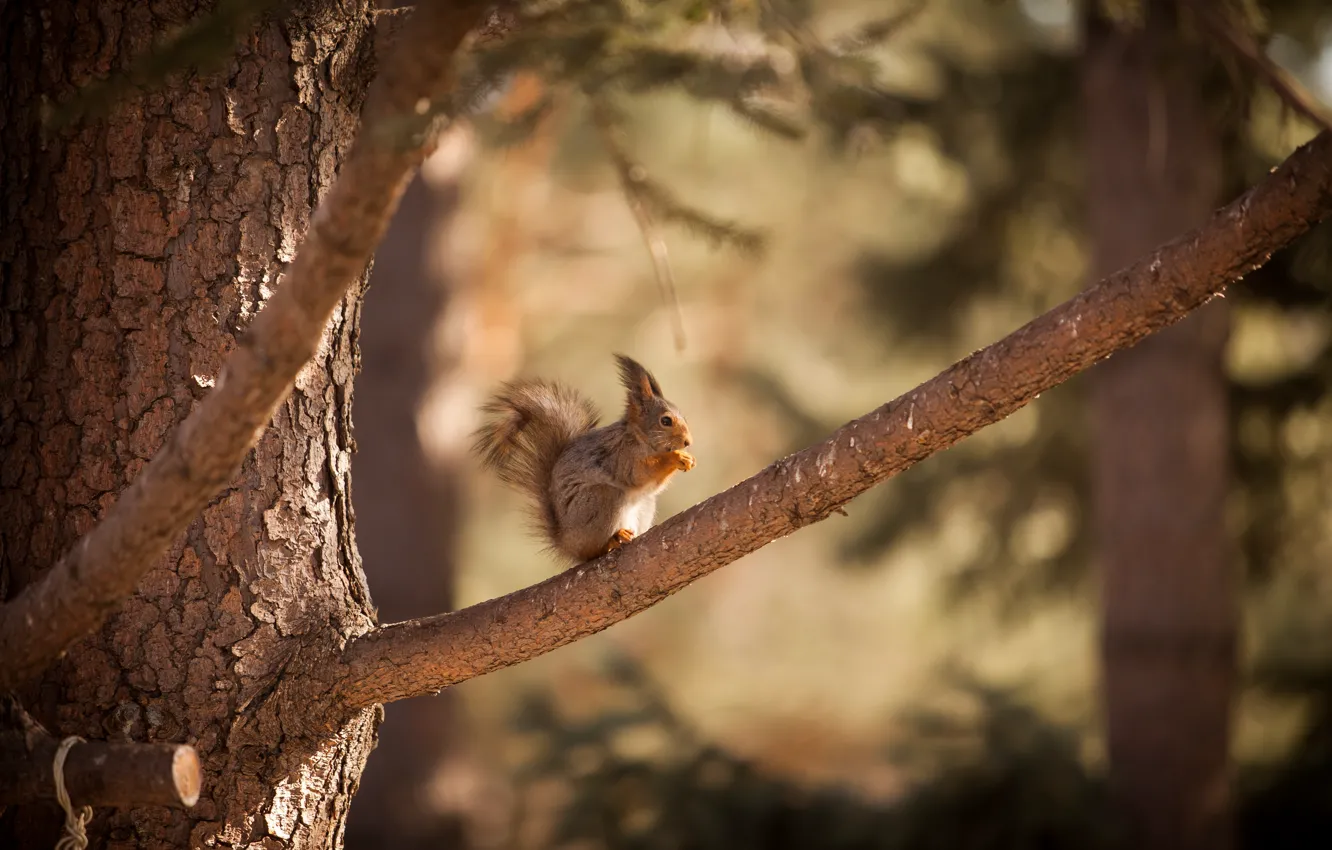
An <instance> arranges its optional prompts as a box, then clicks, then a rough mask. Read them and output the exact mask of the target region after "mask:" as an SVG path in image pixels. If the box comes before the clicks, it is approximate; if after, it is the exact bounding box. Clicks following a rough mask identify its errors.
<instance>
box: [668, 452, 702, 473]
mask: <svg viewBox="0 0 1332 850" xmlns="http://www.w3.org/2000/svg"><path fill="white" fill-rule="evenodd" d="M671 459H672V460H674V461H675V465H676V466H678V467H680V469H682V470H684V471H685V472H688V471H689V470H691V469H693V468H694V466H695V465H696V462H695V460H694V456H693V455H691V454H690V453H689V452H687V451H685V450H684V449H676V450H675V451H673V452H671Z"/></svg>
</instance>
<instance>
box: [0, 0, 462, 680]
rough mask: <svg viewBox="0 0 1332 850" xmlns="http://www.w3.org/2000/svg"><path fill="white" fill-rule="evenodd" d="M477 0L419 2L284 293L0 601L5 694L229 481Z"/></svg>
mask: <svg viewBox="0 0 1332 850" xmlns="http://www.w3.org/2000/svg"><path fill="white" fill-rule="evenodd" d="M485 8H486V3H484V2H480V0H435V2H429V3H422V4H421V5H420V6H419V7H418V10H417V12H416V13H415V17H416V18H417V20H416V22H415V23H414V25H413V26H412V27H410V28H408V31H407V33H406V34H405V35H404V37H403V39H402V42H403V43H402V44H401V46H400V49H397V50H395V52H394V54H393V56H392V57H391V59H390V61H389V62H386V63H385V68H384V71H383V73H381V74H380V75H379V77H378V78H377V79H376V80H375V82H374V84H373V85H372V87H371V90H370V94H369V97H368V99H367V103H366V108H365V112H364V115H363V116H362V121H363V126H362V130H361V133H360V135H359V137H358V138H357V142H356V146H355V148H354V149H353V150H352V152H351V154H350V156H349V157H348V159H347V161H346V163H345V164H344V165H343V167H342V170H341V172H340V174H339V176H338V180H337V182H336V183H335V184H334V186H333V188H332V189H331V190H330V191H329V193H328V195H327V196H326V197H325V198H324V200H323V202H322V203H321V204H320V205H319V208H318V209H317V210H316V212H315V214H314V216H313V218H312V220H311V222H310V228H309V231H308V232H307V234H306V237H305V242H304V244H303V245H302V246H301V248H300V252H299V253H298V254H297V256H296V259H295V261H294V262H293V263H292V265H291V267H290V268H289V269H288V270H287V272H286V274H285V275H284V278H283V280H282V282H281V283H280V285H279V286H278V288H277V293H276V294H275V295H274V296H273V298H272V299H271V300H270V301H269V302H268V304H267V305H266V306H265V307H264V309H263V310H262V311H261V312H260V313H259V316H258V317H257V318H256V319H255V321H254V324H253V325H252V326H251V327H250V329H249V332H248V333H247V334H246V335H245V336H244V337H243V338H242V340H241V342H240V345H239V346H238V347H237V348H236V350H235V351H234V352H232V354H231V356H230V357H229V358H228V359H227V362H226V365H225V367H224V368H223V370H222V373H221V375H220V376H219V378H218V380H217V384H216V388H215V389H214V390H213V391H212V392H211V393H210V394H209V395H208V396H207V397H206V398H205V399H204V400H203V401H202V402H201V403H200V404H199V405H198V406H197V407H196V408H195V409H194V411H193V412H192V413H191V414H190V416H189V418H187V419H186V420H185V421H184V422H183V423H181V425H180V427H179V428H177V429H176V431H175V433H174V434H173V435H172V436H171V439H170V441H169V442H168V443H167V444H166V445H165V446H164V447H163V448H162V450H161V451H160V452H158V454H157V456H156V457H155V458H153V460H152V462H151V463H149V464H148V466H147V467H145V468H144V470H143V472H142V474H140V475H139V477H138V478H137V479H135V481H134V483H133V484H131V485H130V486H129V487H128V488H127V489H126V490H125V491H124V493H122V494H121V496H120V499H119V500H118V501H117V502H116V504H115V506H114V507H112V508H111V509H110V511H108V512H107V514H106V515H105V516H104V517H103V518H102V521H101V522H100V523H98V525H97V526H96V527H95V528H93V530H92V531H90V532H89V533H88V534H86V535H85V536H84V537H83V539H81V540H79V541H78V542H77V543H76V544H74V547H73V548H72V549H71V550H70V551H69V552H67V553H66V554H65V555H64V557H63V558H61V560H60V561H59V562H58V563H57V564H56V565H55V566H54V567H53V568H52V569H51V570H49V571H48V572H46V573H45V574H44V575H43V576H42V578H41V579H40V580H38V581H37V582H35V583H33V584H32V585H29V586H28V587H27V588H25V589H24V590H23V592H22V593H20V594H19V596H18V597H17V598H15V599H14V600H13V601H11V602H9V603H8V604H6V605H5V606H3V608H0V691H4V690H9V689H11V688H13V687H14V686H15V685H17V684H19V683H21V682H23V681H24V680H26V679H28V678H30V677H32V676H34V675H36V674H37V673H39V672H40V671H41V670H42V669H43V668H45V667H46V665H48V664H49V663H50V662H51V661H52V660H54V659H55V658H56V657H58V656H59V655H60V653H62V652H64V651H65V649H66V648H68V647H69V645H70V644H72V643H73V642H74V641H75V640H78V639H79V638H80V637H82V636H84V635H86V634H88V633H89V632H91V631H92V630H93V629H95V628H96V627H97V626H98V625H99V624H100V623H101V622H102V619H103V618H104V617H105V616H106V615H107V614H108V613H109V612H110V611H111V610H112V609H113V608H115V607H116V606H117V605H119V604H120V602H121V601H122V600H123V599H125V598H126V597H127V596H129V594H130V593H131V592H132V591H133V590H134V586H135V584H136V583H137V582H138V580H139V578H140V576H142V575H143V574H144V573H145V572H146V571H147V570H148V569H149V567H151V566H152V565H153V563H154V562H155V561H156V560H157V559H158V558H159V557H161V556H162V554H163V553H165V552H166V550H167V548H168V547H169V546H170V544H171V542H172V541H173V540H175V539H176V537H177V536H178V535H179V534H180V533H181V532H183V531H184V530H185V528H186V527H187V526H188V525H189V524H190V522H191V521H193V520H194V518H195V517H196V516H197V515H198V513H199V511H200V510H201V509H202V508H203V507H204V505H205V504H206V503H207V501H208V500H209V499H210V498H212V497H213V496H214V495H215V494H216V493H217V492H218V491H219V490H221V489H222V488H223V487H225V486H226V485H227V484H228V483H230V482H231V480H232V478H233V477H234V476H235V474H236V471H237V469H238V468H239V467H240V463H241V461H242V460H243V459H244V457H245V455H246V453H247V452H249V450H250V448H251V447H252V446H253V445H254V444H255V442H256V441H257V440H258V438H259V435H260V434H261V433H262V431H263V428H264V427H265V426H266V425H267V424H268V421H269V419H270V418H271V417H272V415H273V412H274V410H275V409H276V407H277V406H278V405H279V404H280V403H281V402H282V400H283V399H285V398H286V397H287V394H288V392H289V391H290V389H291V386H292V382H293V380H294V379H295V377H296V373H297V371H298V370H299V369H300V368H301V367H302V366H304V365H305V363H306V361H308V360H309V359H310V358H311V357H312V356H313V355H314V353H315V350H316V348H317V346H318V344H319V340H320V337H321V336H322V335H323V330H324V326H325V324H326V322H327V320H328V317H329V315H330V314H331V313H332V311H333V309H334V307H336V306H337V303H338V301H339V300H340V299H341V298H342V296H343V294H344V293H345V292H346V289H347V287H348V285H350V284H351V282H352V281H353V280H355V279H356V278H357V277H358V276H359V275H360V274H361V272H362V271H363V270H364V269H365V266H366V263H367V262H368V260H369V259H370V254H371V252H372V251H373V250H374V248H375V245H376V244H377V243H378V242H379V238H380V236H381V234H382V233H383V231H384V228H385V226H386V225H387V223H388V220H389V218H390V216H391V215H392V213H393V210H394V209H395V208H396V206H397V202H398V197H399V195H400V194H401V192H402V189H403V187H404V186H405V185H406V182H407V179H408V177H409V176H410V175H411V173H412V172H413V170H414V169H415V168H416V166H417V165H418V164H419V163H420V162H421V160H422V159H423V158H424V155H425V153H426V151H425V148H426V147H428V145H429V140H430V138H431V132H430V131H431V129H432V126H433V125H434V124H435V123H437V121H435V119H434V118H433V117H432V113H433V110H432V108H431V106H432V104H433V103H440V102H443V100H444V99H445V97H446V95H447V86H448V82H449V81H448V76H449V74H448V71H449V68H450V63H451V59H452V56H453V54H454V52H455V50H456V49H457V48H458V45H459V44H460V43H461V42H462V40H463V37H464V36H465V35H466V34H467V32H468V31H469V30H470V29H471V28H472V27H473V26H474V25H475V24H476V23H477V22H478V21H479V20H480V19H481V17H482V12H483V11H484V10H485Z"/></svg>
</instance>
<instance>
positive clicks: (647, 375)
mask: <svg viewBox="0 0 1332 850" xmlns="http://www.w3.org/2000/svg"><path fill="white" fill-rule="evenodd" d="M615 362H616V363H618V364H620V383H622V384H624V388H625V389H626V390H628V392H629V397H630V398H631V399H635V400H638V401H647V400H649V399H652V398H661V395H662V393H661V386H660V385H658V384H657V379H656V378H654V377H652V373H651V372H649V371H648V370H647V369H644V368H643V366H642V365H641V364H639V363H638V362H637V361H635V360H632V359H630V358H628V357H625V356H624V355H623V354H617V355H615Z"/></svg>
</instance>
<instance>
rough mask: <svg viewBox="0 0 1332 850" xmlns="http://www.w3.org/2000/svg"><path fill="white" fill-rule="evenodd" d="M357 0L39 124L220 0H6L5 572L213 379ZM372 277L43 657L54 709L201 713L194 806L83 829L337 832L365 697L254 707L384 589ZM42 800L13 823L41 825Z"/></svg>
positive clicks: (8, 842)
mask: <svg viewBox="0 0 1332 850" xmlns="http://www.w3.org/2000/svg"><path fill="white" fill-rule="evenodd" d="M367 5H368V4H367V3H366V2H365V0H360V2H356V0H353V2H347V3H339V4H325V3H310V4H305V5H300V6H299V8H298V9H297V10H296V11H294V12H292V13H290V14H288V15H286V16H285V17H284V20H283V21H282V22H281V23H277V22H272V21H266V22H264V23H262V24H261V25H260V26H258V27H257V28H256V30H255V31H254V32H253V33H252V34H251V35H250V36H249V37H247V38H245V39H244V40H243V41H242V43H241V44H240V45H239V47H238V49H237V51H236V53H235V56H234V59H233V60H232V61H231V62H230V63H229V66H228V67H226V69H225V70H224V71H223V72H222V73H219V74H217V75H214V76H210V77H207V78H199V77H195V76H192V75H184V77H183V80H182V81H179V82H177V83H174V84H173V85H172V86H170V87H169V88H168V89H166V90H164V91H160V92H156V93H151V94H148V95H145V96H141V97H136V98H134V99H132V100H130V101H128V102H126V103H125V104H123V105H122V106H120V107H118V108H117V109H115V110H114V112H113V113H112V114H111V116H110V117H109V118H107V119H105V120H99V121H96V122H91V123H88V124H86V125H84V126H82V127H80V128H75V129H72V130H68V131H62V132H57V133H54V134H51V135H46V136H44V135H43V133H42V131H41V130H40V129H39V109H40V106H41V98H43V97H49V98H52V99H58V98H60V97H62V96H64V95H65V94H67V93H68V92H69V91H70V90H71V88H72V87H73V86H75V85H78V84H81V83H84V82H87V81H88V80H89V79H90V78H91V77H93V76H94V75H102V74H105V73H107V72H109V71H110V70H112V69H115V68H119V67H123V66H124V63H125V61H126V60H127V59H128V58H129V57H130V56H132V55H137V54H139V53H141V52H142V51H144V50H145V49H147V48H148V47H149V46H150V44H151V42H152V40H153V39H154V38H156V37H158V36H159V35H160V34H161V33H162V32H164V31H166V30H168V29H170V28H172V27H175V26H178V25H180V24H182V23H184V22H186V21H188V20H190V19H191V18H193V17H195V16H197V15H199V14H201V13H202V12H204V11H206V9H207V6H208V4H206V3H199V2H193V1H192V0H182V1H181V2H164V3H153V4H143V3H133V2H124V1H123V0H100V2H92V0H61V2H46V3H8V4H3V5H0V32H3V33H4V36H3V42H0V78H3V79H4V81H5V82H4V87H3V94H0V97H3V100H2V101H0V128H2V129H0V162H2V163H3V168H0V175H2V176H0V180H2V181H3V183H2V184H0V192H2V195H0V196H2V197H3V198H4V199H5V203H4V204H3V205H2V206H0V269H3V281H4V298H3V304H2V305H0V363H2V364H3V366H2V370H0V451H3V461H2V462H0V469H3V473H2V474H0V576H3V580H4V588H5V596H6V598H13V596H14V595H15V594H16V593H17V591H18V590H20V589H21V588H22V587H23V586H24V585H26V584H27V583H28V582H29V581H30V580H32V579H33V578H34V577H35V576H36V574H37V573H38V572H39V571H41V570H43V569H45V568H47V567H48V566H50V565H51V564H53V563H55V562H56V561H57V560H58V559H59V558H60V557H61V555H62V553H63V551H64V550H65V549H66V548H67V547H68V546H70V545H71V544H72V543H74V542H75V541H76V540H77V539H78V538H79V536H80V535H81V534H82V533H83V532H85V531H87V530H88V528H89V527H90V526H91V525H92V524H93V523H94V522H96V521H97V520H98V518H99V517H100V516H101V515H102V514H103V513H104V511H105V510H106V508H107V507H108V505H110V504H111V503H112V502H113V501H114V500H115V498H116V495H117V494H118V493H120V492H121V491H122V490H123V489H124V487H125V486H126V485H127V483H128V482H129V481H130V480H131V479H133V477H134V476H135V475H136V473H138V471H139V470H140V469H141V468H142V467H143V465H144V464H145V462H146V461H147V460H148V459H149V458H151V457H152V456H153V455H154V453H155V452H157V451H158V449H159V448H160V447H161V446H162V445H163V442H164V440H165V439H166V438H167V436H168V435H169V434H170V432H171V430H172V429H173V428H174V427H175V426H176V425H177V424H178V423H179V422H180V421H181V420H182V419H183V417H184V416H185V415H186V414H187V413H188V412H189V410H190V409H191V407H192V406H193V405H194V404H195V403H196V402H197V400H198V399H199V398H200V397H201V396H202V394H203V393H205V392H206V391H207V389H208V388H209V387H210V386H211V384H212V383H213V382H214V378H215V377H216V376H217V375H218V370H219V367H220V365H221V363H222V360H223V358H224V357H225V356H226V354H227V353H228V352H229V351H230V350H232V349H233V348H234V347H235V346H236V344H237V337H238V334H239V332H240V331H241V330H242V329H243V328H245V327H246V326H247V325H248V324H249V322H250V320H251V319H252V318H253V317H254V315H255V314H256V313H257V311H259V310H260V309H261V308H262V307H263V305H264V304H265V301H266V299H267V298H268V297H269V295H270V294H271V292H272V290H273V289H274V288H275V287H276V286H277V285H278V282H277V278H278V275H279V272H280V271H281V270H282V269H283V267H284V264H286V263H288V262H290V261H291V259H292V256H293V252H294V250H295V248H296V246H297V245H298V243H299V242H300V240H301V238H302V236H303V235H304V232H305V229H306V226H307V223H308V221H309V217H310V213H311V210H312V207H313V205H314V204H315V202H316V200H317V199H318V198H319V197H320V196H321V195H322V194H323V193H324V191H325V190H326V189H328V187H329V186H330V184H331V183H332V181H333V178H334V172H335V169H336V168H337V167H338V164H339V162H340V160H341V159H342V157H343V155H344V153H345V152H346V151H347V149H348V147H349V145H350V144H351V142H352V138H353V134H354V131H355V129H356V125H357V113H358V110H359V108H360V102H361V99H362V96H363V93H364V91H365V87H366V81H367V80H366V73H367V72H368V71H369V67H368V65H367V63H366V62H365V61H364V60H365V59H366V58H367V55H366V51H365V47H366V44H367V22H368V18H367V16H366V11H367ZM359 288H360V287H359V285H357V286H354V287H353V289H352V291H351V292H350V294H349V296H348V298H347V299H346V300H345V301H344V302H343V306H342V307H340V308H338V309H337V310H336V311H335V314H334V317H333V320H332V322H331V323H330V324H329V326H328V328H327V330H326V333H325V336H324V339H323V344H322V345H321V346H320V350H319V352H318V353H317V354H316V356H315V358H314V360H313V361H312V362H311V363H310V364H309V365H308V366H307V367H306V368H305V369H304V371H303V372H302V373H301V375H300V377H299V379H298V381H297V386H296V389H295V391H294V392H293V394H292V395H291V397H290V398H289V399H288V400H287V401H286V402H285V403H283V404H282V405H281V407H280V408H279V409H278V410H277V413H276V415H275V417H274V419H273V424H272V427H271V428H270V429H269V430H268V431H267V433H266V434H265V435H264V437H263V438H262V440H261V441H260V443H259V445H258V447H257V449H256V450H255V451H254V452H253V453H251V454H250V455H249V457H248V458H247V460H246V461H245V463H244V467H243V469H242V471H241V473H240V475H239V476H238V477H237V478H236V479H235V480H234V483H233V484H232V485H231V486H230V487H229V488H228V489H226V490H225V491H224V492H223V493H221V494H220V495H218V496H217V497H216V498H215V499H213V500H212V502H211V504H210V505H209V506H208V508H207V509H206V510H205V511H204V513H203V515H202V516H201V517H200V518H199V519H198V520H197V521H195V522H194V523H193V525H191V526H190V529H189V531H188V533H187V534H186V535H185V536H184V537H183V538H182V539H180V540H178V541H177V543H176V544H175V545H174V546H173V547H172V549H171V550H170V552H169V554H168V555H167V556H166V557H165V558H163V559H162V560H161V561H160V562H158V563H157V564H156V566H155V567H154V568H153V569H152V570H151V571H150V572H149V573H148V574H147V575H146V576H145V577H144V579H143V580H142V581H141V582H140V583H139V585H138V592H137V593H136V594H135V595H134V596H133V597H132V598H130V599H129V600H128V601H127V602H125V604H124V605H123V606H122V607H121V608H120V609H119V610H118V611H117V612H116V613H114V614H113V615H112V616H111V617H110V618H109V619H108V620H107V622H106V623H105V625H104V627H103V628H102V629H101V630H100V631H99V632H98V633H97V634H95V635H93V636H92V637H91V638H89V639H86V640H83V641H81V642H79V643H78V644H76V645H75V646H74V647H73V648H72V649H71V650H70V651H69V653H68V654H67V655H66V656H65V657H64V658H63V659H62V660H61V661H60V662H58V663H57V664H56V665H55V666H53V667H51V668H50V669H49V670H48V671H47V672H46V673H45V674H44V675H43V676H42V677H41V679H40V680H39V681H37V682H34V683H32V684H30V685H29V686H27V687H25V688H24V689H23V690H22V692H21V695H22V697H23V699H24V703H25V705H26V706H27V707H28V708H29V710H31V711H32V712H33V714H35V715H36V716H38V718H39V719H40V720H42V721H43V722H44V723H45V724H46V725H47V726H48V727H49V728H50V729H51V730H52V732H53V733H58V734H61V735H67V734H79V735H83V736H84V737H87V738H88V739H90V740H99V739H100V740H106V739H111V740H115V739H133V740H138V741H168V742H174V741H186V742H190V743H193V744H194V745H195V747H196V748H197V749H198V752H199V755H200V757H201V759H202V761H203V765H204V768H205V772H206V777H207V779H206V782H205V784H204V788H203V792H202V795H201V797H200V799H199V802H198V804H197V805H196V806H195V807H194V808H193V809H190V810H187V811H182V810H171V809H167V808H143V809H128V810H99V811H98V812H97V817H96V818H95V819H94V821H93V823H92V825H91V826H90V834H91V835H92V836H93V838H94V846H122V847H127V846H136V847H146V848H151V847H186V846H264V847H331V846H333V845H334V844H335V843H336V842H337V841H338V840H339V838H340V834H341V831H342V829H343V821H344V818H345V815H346V811H347V806H348V804H349V803H350V800H351V795H352V792H353V790H354V788H355V785H356V781H357V777H358V776H359V774H360V770H361V767H362V764H363V762H364V760H365V758H366V754H367V753H368V751H369V748H370V746H371V744H372V741H373V735H374V725H375V714H376V712H374V711H373V710H372V711H366V712H360V713H357V714H355V715H352V716H351V717H350V719H348V720H347V721H346V722H345V723H344V724H342V725H341V727H340V728H339V729H338V732H337V734H336V735H331V736H323V737H320V738H312V737H308V736H303V735H302V734H301V733H300V732H299V731H293V730H290V729H289V728H288V724H287V723H286V722H285V718H284V717H283V716H282V715H281V714H279V713H277V712H276V711H274V710H271V707H270V708H268V709H260V710H258V711H252V712H250V713H247V712H246V707H247V706H255V705H258V702H257V698H259V697H261V695H262V694H263V693H264V692H265V690H266V689H267V688H269V687H270V686H271V684H272V682H273V680H274V677H275V676H277V675H279V674H280V673H281V671H282V669H283V667H284V666H286V665H287V664H288V663H289V662H290V661H291V660H292V658H293V655H294V650H296V648H297V646H298V645H299V642H300V641H301V640H303V639H317V640H320V641H327V642H337V641H341V640H345V639H346V638H347V637H349V636H351V635H354V634H357V633H360V632H362V631H364V630H366V629H367V628H369V627H370V625H371V623H372V614H371V610H370V605H369V599H368V594H367V591H366V588H365V583H364V578H363V576H362V573H361V565H360V562H359V560H358V557H357V554H356V547H355V546H354V545H353V541H352V537H351V529H352V526H351V521H350V517H349V506H348V497H347V492H348V491H347V486H348V467H349V463H348V453H349V449H350V445H351V440H352V438H351V432H350V427H351V426H350V419H349V415H350V403H351V378H352V374H353V372H354V370H355V366H356V364H355V340H356V333H357V331H356V323H357V312H356V311H357V304H358V295H359ZM53 814H54V811H53V810H52V809H51V808H50V807H22V808H15V809H11V810H10V811H9V812H7V813H6V816H5V823H4V833H3V835H0V845H4V846H12V847H40V846H51V845H52V843H53V841H54V838H55V836H56V828H55V827H56V823H57V822H56V820H55V819H54V818H53V817H52V815H53Z"/></svg>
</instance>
